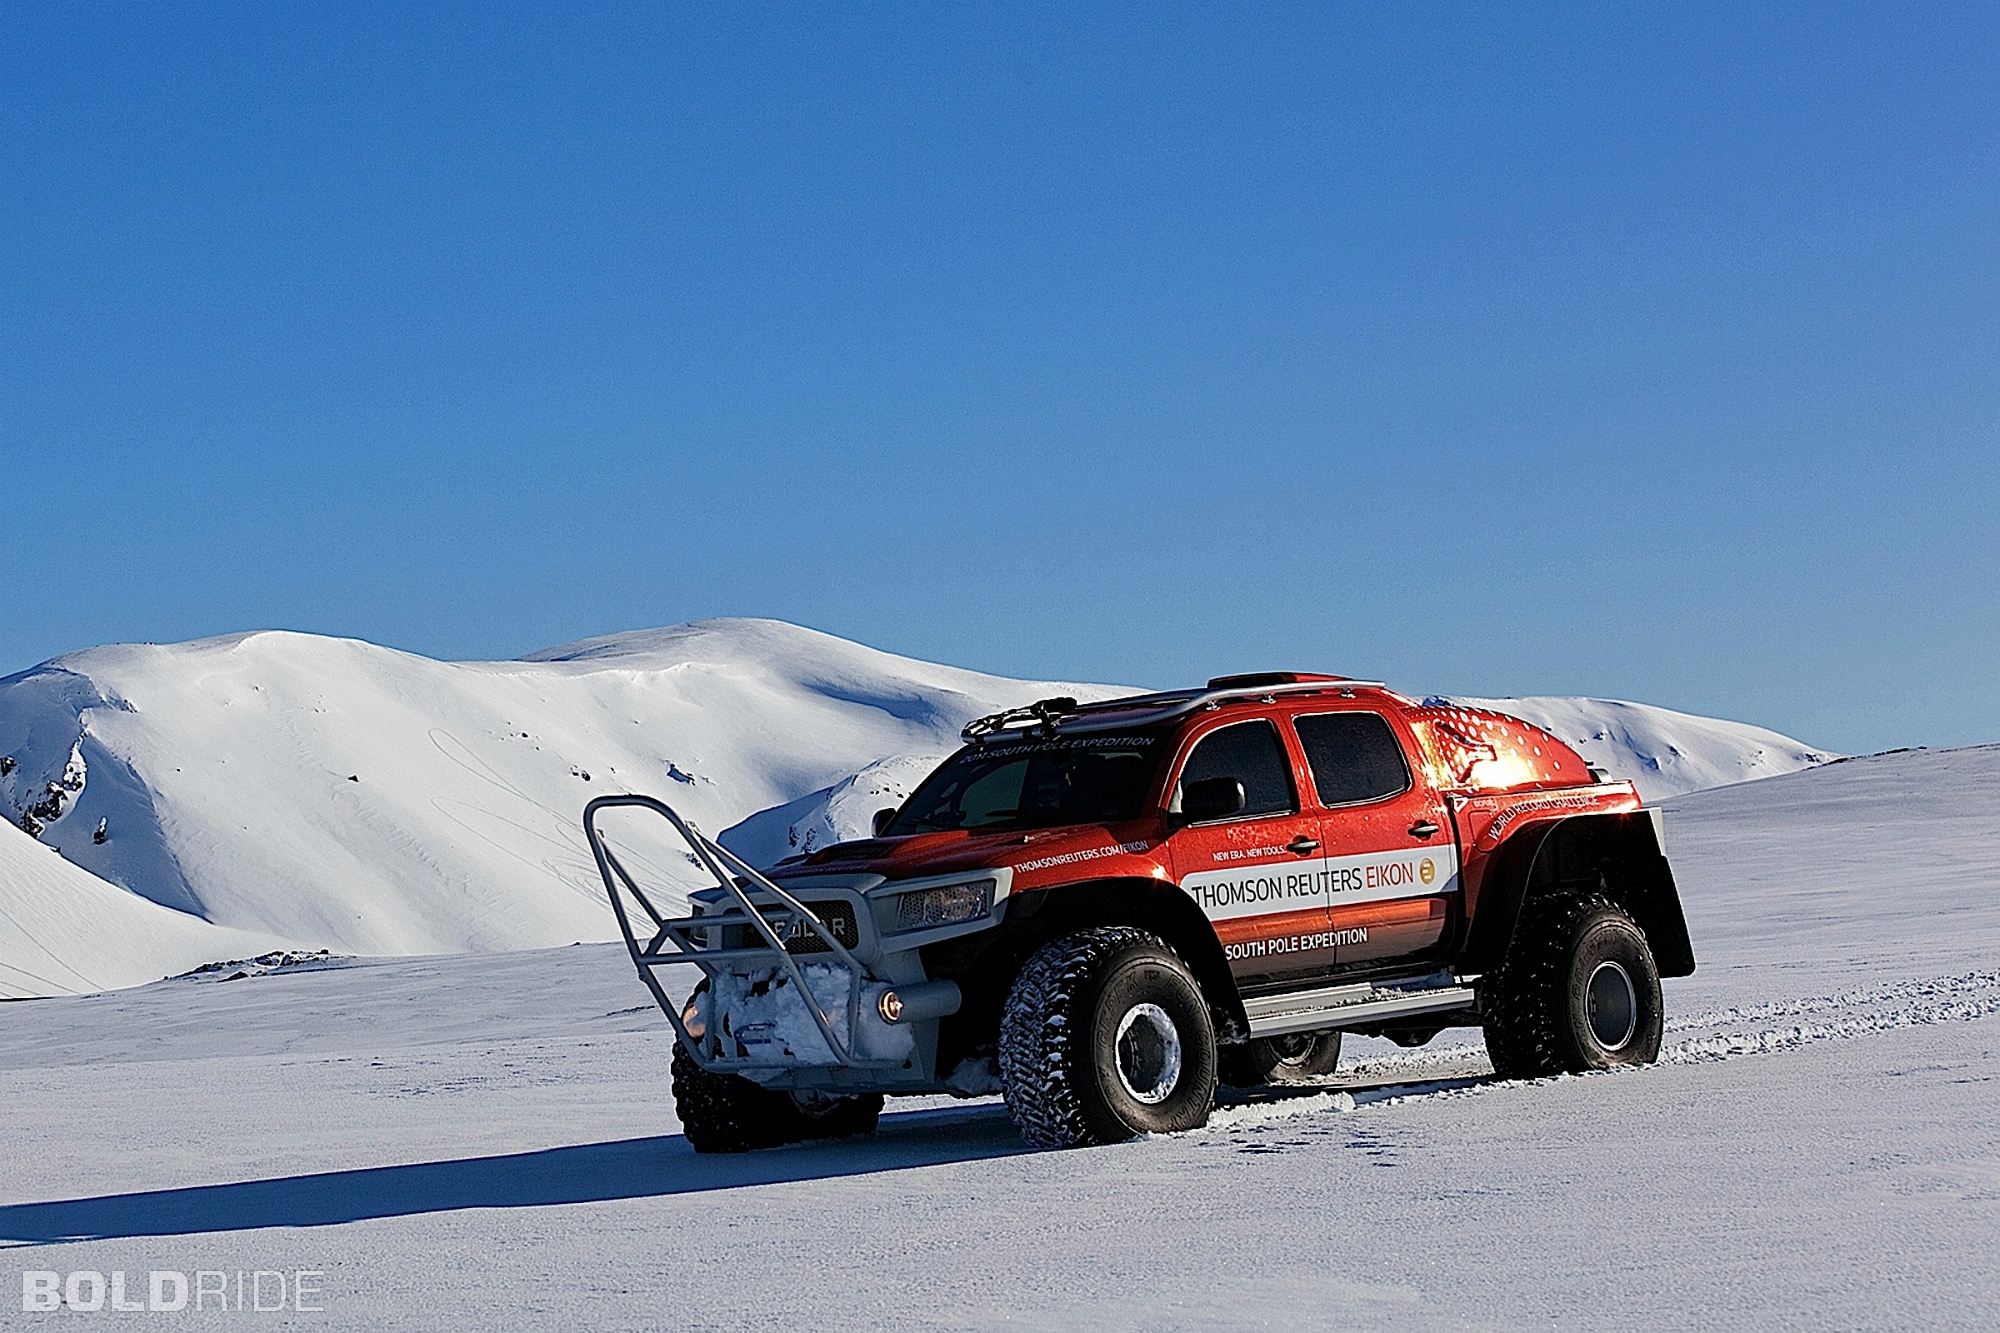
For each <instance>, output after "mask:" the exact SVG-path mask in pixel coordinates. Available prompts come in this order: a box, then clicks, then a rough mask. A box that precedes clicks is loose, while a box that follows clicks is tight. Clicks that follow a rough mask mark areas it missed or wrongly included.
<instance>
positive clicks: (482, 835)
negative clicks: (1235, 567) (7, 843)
mask: <svg viewBox="0 0 2000 1333" xmlns="http://www.w3.org/2000/svg"><path fill="white" fill-rule="evenodd" d="M1116 692H1118V691H1116V690H1113V689H1111V688H1110V687H1105V686H1088V685H1076V684H1064V683H1051V682H1031V681H1016V680H1006V679H1003V678H1000V677H996V676H986V675H981V674H979V673H977V672H972V671H961V670H958V669H957V668H953V667H944V666H933V665H931V664H928V663H923V662H915V661H911V660H909V659H907V658H900V657H895V656H892V655H890V654H888V653H881V652H876V651H874V650H873V649H869V648H864V647H861V646H860V645H858V644H853V643H848V642H846V641H844V640H841V639H836V638H833V637H832V636H830V635H825V634H819V633H815V632H814V631H811V630H806V629H800V628H798V627H796V626H792V625H786V624H780V623H777V622H772V621H740V620H739V621H708V622H703V623H700V624H694V625H685V626H679V627H676V628H673V629H666V630H656V631H650V632H643V633H635V634H624V635H616V636H612V637H610V638H605V639H594V640H589V641H586V642H583V643H577V644H571V645H569V646H567V647H564V648H556V649H550V650H548V651H547V652H543V653H538V654H535V655H534V657H533V658H532V660H527V661H520V662H485V663H446V662H436V661H431V660H429V659H427V658H423V657H417V656H413V655H411V654H409V653H401V652H396V651H394V650H391V649H388V648H380V647H376V646H374V645H371V644H366V643H360V642H356V641H353V640H345V639H327V638H319V637H315V636H311V635H304V634H290V633H264V634H246V635H237V636H233V637H229V638H222V639H208V640H203V641H200V642H196V643H187V644H176V645H170V646H152V645H147V646H121V647H110V648H95V649H91V650H89V651H86V652H81V653H75V654H71V655H69V656H66V657H61V658H57V659H56V660H54V661H53V662H50V663H48V664H47V665H45V666H42V667H38V668H36V669H35V670H33V671H30V672H26V673H23V674H21V675H19V676H15V677H11V678H9V679H8V680H6V681H4V682H0V755H6V756H9V757H10V758H11V759H12V760H13V761H14V768H13V771H12V772H11V773H9V774H8V775H6V776H5V777H4V778H0V812H4V813H6V814H8V815H9V817H11V818H18V817H19V815H20V813H21V812H22V811H23V810H28V809H31V807H32V805H33V804H34V803H35V802H37V801H38V800H40V801H45V800H47V799H49V796H50V795H51V793H50V792H49V788H50V785H51V784H54V785H55V786H56V787H58V788H61V787H62V786H63V784H64V782H65V781H67V782H68V783H69V784H70V786H71V787H72V788H74V790H73V791H71V792H65V793H63V795H64V801H63V813H62V816H61V818H60V819H58V820H54V821H45V822H46V825H47V826H46V827H45V828H44V829H43V830H42V831H41V835H40V836H41V838H42V841H43V842H45V843H47V844H50V845H53V846H58V847H60V848H61V850H62V853H63V855H64V856H65V857H67V858H68V859H69V860H70V861H72V862H74V863H75V864H76V865H78V866H82V867H83V868H85V869H87V870H90V871H92V872H94V873H96V874H97V875H100V876H102V877H103V878H104V879H106V880H109V881H111V882H113V883H114V884H118V885H121V886H124V887H125V888H128V889H130V890H131V891H132V892H133V893H135V894H138V895H141V896H143V897H145V898H149V899H152V900H153V901H154V902H156V903H159V904H161V905H164V906H166V907H170V908H174V909H176V910H177V911H179V912H181V913H183V914H190V915H191V917H192V918H196V919H200V920H205V921H207V922H212V923H216V924H221V925H227V926H231V927H234V928H237V929H241V930H246V931H252V932H257V933H259V934H261V935H267V936H272V937H276V938H278V939H281V940H283V941H285V942H287V943H289V944H291V945H293V946H295V947H298V948H302V949H318V948H323V947H324V948H331V949H332V950H334V951H335V952H337V953H358V954H377V955H379V954H419V953H443V952H457V951H461V950H492V949H517V948H530V947H537V946H547V945H553V944H567V943H569V942H570V941H573V940H580V939H586V940H601V939H607V938H610V937H611V936H612V934H613V926H612V923H611V915H610V912H609V910H608V908H607V907H606V905H605V902H604V897H603V892H602V889H601V888H600V887H599V884H598V880H597V874H596V871H595V869H594V867H593V864H592V861H591V858H590V854H589V852H588V850H587V847H586V844H585V842H584V840H583V836H582V833H581V830H580V828H579V826H578V819H579V816H580V815H581V812H582V809H583V805H584V802H585V801H587V800H588V799H589V798H590V797H592V796H595V795H599V794H602V793H605V792H609V791H621V790H631V791H641V792H647V793H651V794H656V795H659V796H661V797H663V798H665V799H667V800H668V801H669V802H670V803H672V804H673V805H674V806H675V807H676V808H677V809H678V810H680V811H681V812H682V813H683V814H684V815H686V816H687V817H689V818H691V819H693V820H694V821H695V822H696V823H697V824H699V825H700V826H702V827H704V828H706V829H709V830H711V831H714V830H719V829H721V828H723V827H725V826H726V825H729V824H732V823H735V822H736V821H738V820H740V819H742V818H743V817H744V816H746V815H748V814H751V813H752V812H754V811H756V810H759V809H762V808H764V807H766V806H770V805H774V804H777V803H780V802H784V801H789V800H792V799H794V798H796V797H797V796H799V795H800V794H801V793H803V792H807V791H811V790H813V789H814V788H816V787H821V786H823V785H826V784H828V783H830V782H833V781H834V780H836V779H838V778H840V777H841V776H843V775H845V774H848V773H852V772H854V771H855V770H856V769H858V768H860V767H862V766H863V765H865V764H867V763H869V762H871V761H872V760H875V759H877V758H880V757H881V756H882V755H884V754H892V753H896V752H899V751H907V750H917V749H923V750H933V751H935V750H941V749H947V748H950V747H951V746H952V745H953V744H955V743H956V740H957V736H958V730H959V728H960V727H961V726H962V725H963V724H964V723H965V722H966V721H967V720H968V719H970V718H972V717H975V716H977V715H979V714H981V713H985V712H990V711H992V710H994V709H996V708H1000V707H1006V706H1011V705H1015V704H1019V703H1025V702H1027V701H1029V700H1031V699H1035V698H1039V697H1043V696H1046V695H1050V694H1073V695H1079V696H1084V697H1093V696H1101V695H1103V694H1105V693H1116ZM100 822H101V823H102V825H103V829H104V832H105V838H104V841H103V842H102V843H101V844H100V843H98V842H96V841H95V840H94V839H93V836H92V835H93V833H94V832H95V831H96V830H97V828H98V827H99V825H100ZM654 826H657V827H658V828H659V829H660V830H661V831H662V832H664V830H665V825H664V823H661V822H659V821H653V822H652V823H650V824H645V823H640V822H638V821H634V822H633V823H632V824H631V825H630V826H629V827H631V828H633V829H651V828H653V827H654ZM632 836H633V837H634V838H635V839H636V838H638V836H639V835H638V834H637V833H634V834H633V835H632ZM625 845H626V847H627V854H628V855H634V856H641V857H642V858H643V854H644V843H643V842H640V843H638V844H636V845H637V846H638V847H639V850H633V848H634V845H635V844H633V843H628V844H625ZM668 846H669V844H666V843H659V844H655V845H654V848H653V849H654V850H655V851H656V852H659V853H660V854H661V855H664V856H667V857H670V858H676V857H678V855H679V854H678V852H677V851H672V850H667V848H668ZM6 906H7V902H6V901H5V900H0V909H4V908H5V907H6ZM0 947H6V948H8V950H9V951H8V952H6V953H0V961H7V962H14V961H15V957H14V955H13V953H12V952H11V946H0ZM71 961H72V962H76V961H78V960H75V959H72V960H71ZM35 970H38V971H40V970H43V969H35ZM81 970H83V971H85V972H89V971H90V970H91V969H90V968H88V967H83V968H82V969H81Z"/></svg>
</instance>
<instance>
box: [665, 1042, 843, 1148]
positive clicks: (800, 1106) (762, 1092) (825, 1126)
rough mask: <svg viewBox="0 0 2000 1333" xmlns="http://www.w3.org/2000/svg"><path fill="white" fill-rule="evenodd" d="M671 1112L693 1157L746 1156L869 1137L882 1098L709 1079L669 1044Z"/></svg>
mask: <svg viewBox="0 0 2000 1333" xmlns="http://www.w3.org/2000/svg"><path fill="white" fill-rule="evenodd" d="M673 1078H674V1110H675V1112H676V1113H677V1114H678V1115H679V1116H680V1121H681V1133H683V1134H684V1135H686V1136H687V1141H688V1146H689V1147H691V1148H693V1149H694V1150H695V1151H696V1152H701V1153H711V1152H750V1151H752V1150H754V1149H757V1148H776V1147H778V1146H779V1145H781V1144H786V1143H797V1142H800V1141H801V1140H803V1139H839V1138H848V1137H851V1136H853V1135H856V1134H872V1133H874V1132H875V1124H876V1121H877V1119H878V1118H879V1117H880V1116H881V1114H882V1095H881V1094H880V1093H870V1094H868V1095H866V1096H861V1097H833V1096H826V1095H822V1094H817V1093H790V1092H774V1091H772V1090H771V1089H770V1088H766V1087H762V1086H760V1085H758V1084H755V1083H752V1082H751V1081H750V1080H749V1079H747V1078H744V1077H742V1076H741V1075H738V1074H713V1073H710V1072H709V1071H708V1070H706V1069H703V1068H702V1067H701V1066H700V1065H698V1064H696V1063H695V1062H694V1057H693V1056H691V1055H689V1054H688V1052H687V1047H685V1046H683V1045H682V1044H681V1043H680V1042H678V1041H677V1042H675V1043H674V1060H673Z"/></svg>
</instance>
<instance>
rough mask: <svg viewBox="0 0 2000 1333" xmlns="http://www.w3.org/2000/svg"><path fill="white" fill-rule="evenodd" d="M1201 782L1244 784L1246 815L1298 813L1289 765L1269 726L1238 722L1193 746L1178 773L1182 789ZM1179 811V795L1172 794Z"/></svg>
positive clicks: (1262, 723) (1259, 723)
mask: <svg viewBox="0 0 2000 1333" xmlns="http://www.w3.org/2000/svg"><path fill="white" fill-rule="evenodd" d="M1204 778H1235V779H1236V780H1237V781H1238V782H1240V783H1242V784H1243V795H1244V798H1245V799H1244V804H1243V811H1242V813H1243V814H1245V815H1282V814H1290V813H1291V812H1292V811H1294V810H1296V809H1298V796H1297V794H1296V793H1294V792H1293V790H1292V765H1291V761H1289V760H1288V759H1286V758H1285V747H1284V746H1283V744H1281V743H1280V742H1279V740H1278V729H1277V728H1276V727H1274V726H1272V725H1271V724H1270V723H1269V722H1265V721H1262V720H1259V721H1255V722H1239V723H1237V724H1236V725H1235V726H1233V727H1224V728H1223V729H1222V730H1220V731H1211V732H1209V733H1208V735H1206V736H1204V737H1202V738H1201V740H1200V741H1199V742H1198V743H1197V744H1196V745H1195V747H1194V753H1193V754H1191V755H1189V756H1188V761H1187V766H1186V767H1185V768H1183V769H1181V786H1182V787H1186V786H1187V784H1188V783H1190V782H1200V781H1201V780H1202V779H1204ZM1174 799H1175V802H1176V807H1178V803H1179V799H1180V793H1179V792H1176V793H1175V794H1174Z"/></svg>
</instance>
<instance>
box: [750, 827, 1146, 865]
mask: <svg viewBox="0 0 2000 1333" xmlns="http://www.w3.org/2000/svg"><path fill="white" fill-rule="evenodd" d="M1161 824H1162V821H1160V820H1158V819H1134V820H1124V821H1121V822H1119V823H1116V824H1071V825H1065V826H1064V827H1061V828H1046V829H1029V830H1026V831H1015V832H1008V833H967V832H959V831H953V832H944V833H918V834H913V835H911V836H909V837H903V838H864V839H860V840H857V841H855V842H842V843H835V844H834V845H833V846H831V847H825V848H822V849H820V850H819V851H816V852H813V853H811V854H810V855H807V856H796V857H792V858H790V859H788V860H785V861H780V862H779V863H778V864H777V865H775V866H773V867H772V868H771V871H770V873H771V874H772V875H773V876H776V877H781V878H785V879H790V878H792V877H794V876H803V875H813V874H833V873H840V874H854V873H861V874H876V875H881V876H883V877H884V878H887V879H918V878H921V877H924V876H928V875H949V874H953V873H955V872H957V871H961V870H991V869H995V868H998V867H1000V866H1016V867H1018V866H1019V865H1020V864H1021V863H1022V862H1034V863H1036V864H1037V866H1048V865H1052V864H1059V862H1057V861H1055V860H1053V858H1062V857H1066V856H1068V855H1069V854H1072V853H1100V854H1101V853H1102V852H1103V851H1104V850H1105V849H1107V848H1111V847H1120V848H1122V849H1124V850H1137V848H1136V847H1135V846H1134V844H1138V843H1144V844H1149V845H1153V844H1157V843H1158V842H1160V841H1161V840H1162V839H1163V837H1164V835H1165V830H1164V829H1163V828H1162V827H1161ZM1078 859H1079V860H1085V859H1092V858H1085V857H1079V858H1078Z"/></svg>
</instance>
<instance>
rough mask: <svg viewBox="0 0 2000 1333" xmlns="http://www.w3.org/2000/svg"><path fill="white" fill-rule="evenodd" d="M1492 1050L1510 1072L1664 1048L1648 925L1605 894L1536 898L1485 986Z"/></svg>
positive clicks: (1537, 1072) (1647, 1054) (1571, 1069)
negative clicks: (1642, 925)
mask: <svg viewBox="0 0 2000 1333" xmlns="http://www.w3.org/2000/svg"><path fill="white" fill-rule="evenodd" d="M1479 1004H1480V1010H1481V1012H1482V1014H1483V1015H1484V1018H1485V1028H1486V1052H1487V1054H1488V1055H1489V1056H1490V1057H1491V1058H1492V1061H1493V1072H1494V1073H1496V1074H1498V1075H1499V1076H1500V1077H1502V1078H1539V1077H1542V1076H1544V1075H1547V1074H1562V1073H1582V1072H1583V1071H1585V1070H1588V1069H1611V1068H1615V1067H1616V1066H1619V1065H1642V1064H1650V1063H1652V1062H1653V1061H1654V1060H1657V1059H1658V1058H1659V1056H1660V1032H1661V1016H1662V1005H1661V1003H1660V971H1659V968H1658V967H1657V966H1656V965H1655V964H1654V962H1653V951H1652V949H1651V947H1650V946H1648V945H1647V943H1646V935H1645V932H1644V931H1642V930H1640V929H1639V927H1638V925H1637V923H1635V922H1634V921H1633V920H1632V918H1631V916H1629V915H1628V914H1627V913H1626V912H1625V910H1624V909H1623V908H1621V907H1619V906H1618V905H1617V904H1616V903H1614V902H1612V901H1611V900H1610V899H1608V898H1605V897H1603V896H1601V895H1596V894H1592V895H1588V896H1582V897H1561V898H1552V899H1547V900H1544V901H1542V902H1537V903H1531V904H1530V905H1529V907H1528V908H1527V910H1526V912H1525V913H1524V914H1523V915H1522V918H1521V923H1520V928H1519V929H1518V931H1517V932H1516V934H1515V939H1514V944H1513V947H1512V948H1511V949H1510V950H1509V951H1508V954H1507V960H1506V961H1505V962H1504V963H1502V964H1501V966H1500V968H1499V970H1498V971H1496V972H1493V973H1490V974H1488V976H1487V977H1486V978H1485V979H1484V980H1482V982H1481V983H1480V988H1479Z"/></svg>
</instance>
